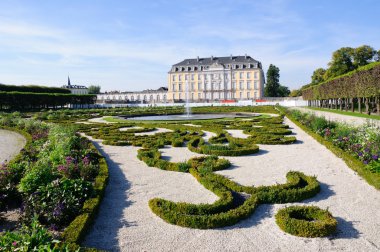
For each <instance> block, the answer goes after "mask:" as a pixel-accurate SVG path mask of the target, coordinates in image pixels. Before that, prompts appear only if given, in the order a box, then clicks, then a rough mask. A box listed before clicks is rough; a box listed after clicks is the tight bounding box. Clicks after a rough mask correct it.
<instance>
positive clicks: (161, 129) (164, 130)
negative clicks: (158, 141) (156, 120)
mask: <svg viewBox="0 0 380 252" xmlns="http://www.w3.org/2000/svg"><path fill="white" fill-rule="evenodd" d="M166 132H173V130H171V129H165V128H157V129H155V130H153V131H148V132H139V133H135V135H136V136H150V135H155V134H157V133H166Z"/></svg>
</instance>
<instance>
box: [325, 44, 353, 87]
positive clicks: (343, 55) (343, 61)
mask: <svg viewBox="0 0 380 252" xmlns="http://www.w3.org/2000/svg"><path fill="white" fill-rule="evenodd" d="M354 53H355V49H353V48H351V47H342V48H340V49H338V50H336V51H335V52H334V53H333V55H332V59H331V61H330V62H329V64H328V65H329V68H328V69H327V71H326V73H325V75H324V79H325V80H328V79H330V78H334V77H336V76H339V75H342V74H345V73H348V72H350V71H352V70H354V69H355V66H354Z"/></svg>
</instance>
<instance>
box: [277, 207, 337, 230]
mask: <svg viewBox="0 0 380 252" xmlns="http://www.w3.org/2000/svg"><path fill="white" fill-rule="evenodd" d="M276 223H277V225H278V226H279V227H280V228H281V229H282V230H283V231H285V232H286V233H289V234H292V235H296V236H302V237H324V236H328V235H331V234H333V233H334V232H335V231H336V226H337V224H338V222H337V221H336V219H335V218H334V217H333V216H332V215H331V213H330V212H329V211H327V210H323V209H320V208H318V207H316V206H291V207H287V208H283V209H281V210H279V211H278V213H277V214H276Z"/></svg>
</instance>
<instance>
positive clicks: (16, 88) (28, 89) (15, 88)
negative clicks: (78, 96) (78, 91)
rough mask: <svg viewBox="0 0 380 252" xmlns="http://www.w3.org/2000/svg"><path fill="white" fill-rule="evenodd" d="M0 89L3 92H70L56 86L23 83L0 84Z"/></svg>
mask: <svg viewBox="0 0 380 252" xmlns="http://www.w3.org/2000/svg"><path fill="white" fill-rule="evenodd" d="M0 91H4V92H28V93H49V94H51V93H56V94H58V93H60V94H70V93H71V92H70V90H68V89H66V88H58V87H44V86H37V85H27V86H25V85H23V86H16V85H5V84H0Z"/></svg>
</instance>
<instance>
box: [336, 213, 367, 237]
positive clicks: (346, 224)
mask: <svg viewBox="0 0 380 252" xmlns="http://www.w3.org/2000/svg"><path fill="white" fill-rule="evenodd" d="M335 219H336V220H337V221H338V228H337V232H336V235H335V236H334V237H332V238H331V239H332V240H338V239H357V238H359V236H360V233H359V231H358V230H356V229H355V228H354V224H353V223H354V222H352V221H346V220H344V219H343V218H340V217H335Z"/></svg>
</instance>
